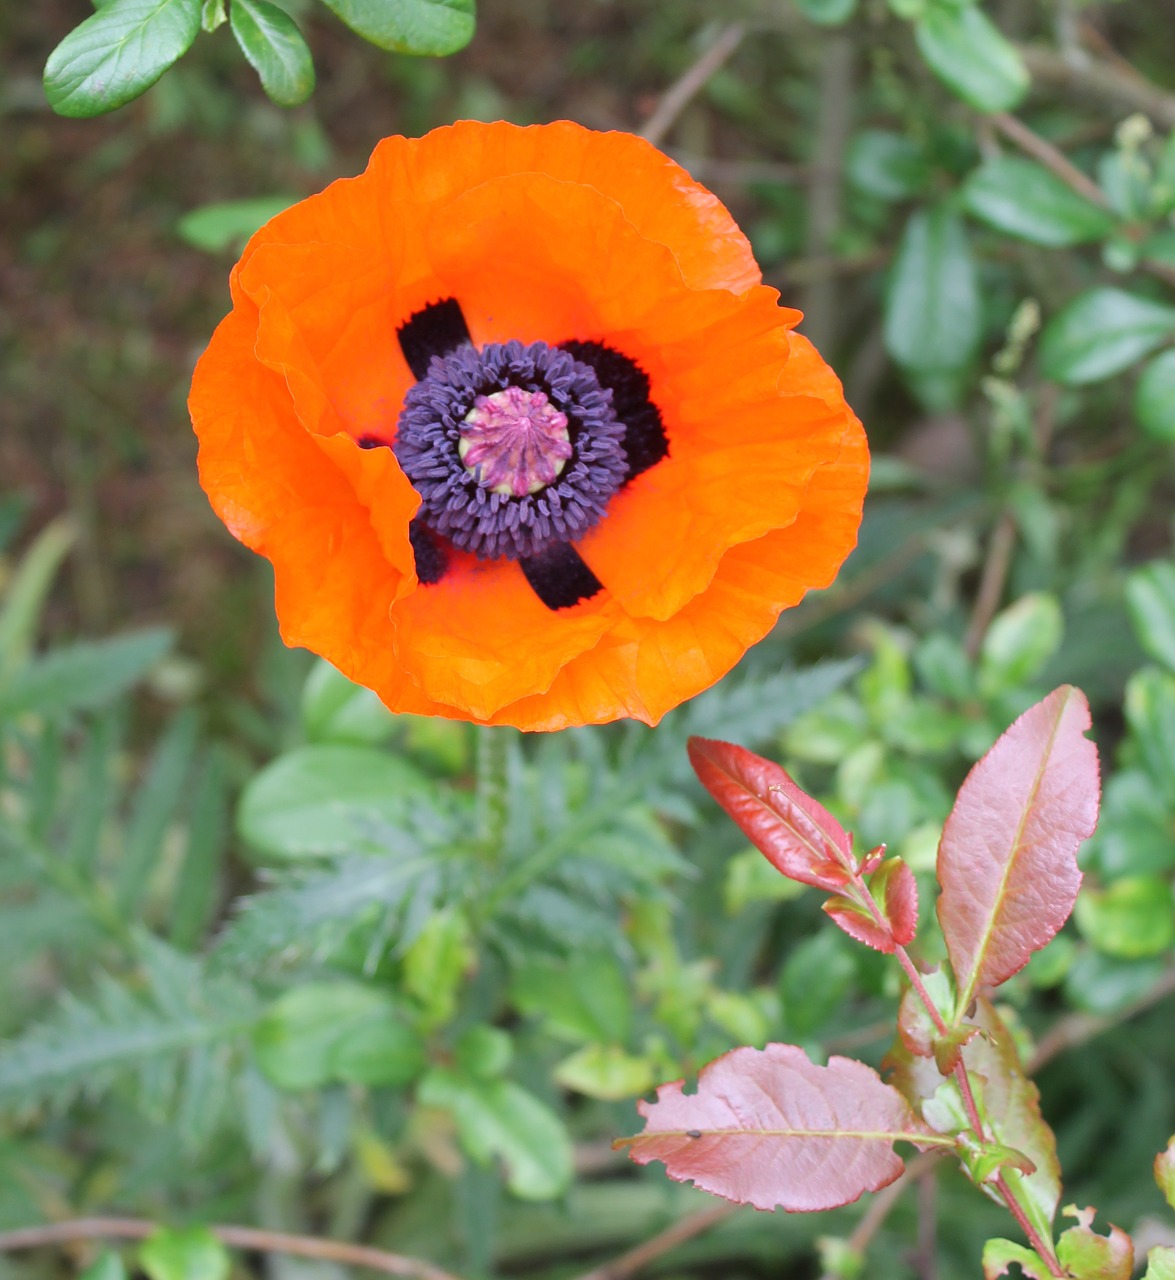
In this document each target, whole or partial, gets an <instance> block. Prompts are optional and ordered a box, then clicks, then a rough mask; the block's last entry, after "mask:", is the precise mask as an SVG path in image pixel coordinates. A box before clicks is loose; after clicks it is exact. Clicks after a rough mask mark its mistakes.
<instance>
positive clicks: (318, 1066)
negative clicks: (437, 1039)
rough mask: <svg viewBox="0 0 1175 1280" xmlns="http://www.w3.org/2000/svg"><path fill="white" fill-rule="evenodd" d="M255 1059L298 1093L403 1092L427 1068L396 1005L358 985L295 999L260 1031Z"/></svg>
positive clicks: (272, 1010)
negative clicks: (338, 1086)
mask: <svg viewBox="0 0 1175 1280" xmlns="http://www.w3.org/2000/svg"><path fill="white" fill-rule="evenodd" d="M253 1052H254V1055H255V1057H256V1060H257V1065H258V1067H259V1068H260V1069H261V1071H262V1073H263V1074H264V1075H265V1076H266V1077H267V1078H268V1079H269V1080H270V1081H272V1082H273V1083H274V1084H275V1085H277V1087H278V1088H279V1089H289V1090H295V1091H296V1090H300V1089H317V1088H321V1087H322V1086H323V1085H327V1084H331V1083H334V1082H337V1081H343V1082H347V1083H352V1084H387V1085H401V1084H406V1083H407V1082H408V1081H409V1080H412V1079H413V1078H414V1077H415V1076H416V1075H418V1074H419V1072H420V1070H421V1069H422V1068H423V1066H424V1045H423V1043H422V1041H421V1039H420V1037H419V1036H418V1035H417V1034H416V1032H415V1031H413V1030H412V1029H411V1028H410V1027H408V1026H406V1025H405V1024H404V1023H403V1022H402V1021H401V1020H400V1019H399V1018H398V1016H397V1012H396V1008H395V1006H394V1004H393V1003H392V1001H391V1000H389V999H388V997H387V996H385V995H384V994H383V993H382V992H381V991H377V990H375V989H374V988H372V987H365V986H363V985H361V984H360V983H354V982H322V983H310V984H308V985H306V986H303V987H295V988H294V989H293V990H292V991H287V992H286V993H285V995H283V996H281V997H279V998H278V999H277V1000H276V1001H275V1002H274V1003H273V1004H272V1005H271V1006H270V1007H269V1009H268V1010H267V1011H266V1013H265V1016H264V1017H263V1018H262V1019H261V1021H260V1022H259V1023H258V1024H257V1027H256V1029H255V1031H254V1033H253Z"/></svg>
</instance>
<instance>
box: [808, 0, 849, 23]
mask: <svg viewBox="0 0 1175 1280" xmlns="http://www.w3.org/2000/svg"><path fill="white" fill-rule="evenodd" d="M796 7H797V8H798V9H799V11H800V12H801V13H802V14H803V15H804V17H805V18H807V19H808V21H809V22H815V23H816V24H817V25H818V26H821V27H839V26H840V25H841V24H842V23H844V22H848V20H849V19H850V18H851V17H852V16H853V14H854V13H856V11H857V0H796Z"/></svg>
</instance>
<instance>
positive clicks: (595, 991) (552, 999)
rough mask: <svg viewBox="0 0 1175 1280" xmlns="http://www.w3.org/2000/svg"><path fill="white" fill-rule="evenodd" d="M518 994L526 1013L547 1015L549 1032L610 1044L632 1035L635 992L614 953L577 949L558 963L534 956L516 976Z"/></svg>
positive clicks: (519, 1003) (517, 997)
mask: <svg viewBox="0 0 1175 1280" xmlns="http://www.w3.org/2000/svg"><path fill="white" fill-rule="evenodd" d="M513 997H514V1001H515V1003H516V1004H517V1006H518V1008H519V1009H520V1010H521V1012H523V1013H525V1014H529V1015H531V1016H541V1017H543V1018H545V1020H546V1029H547V1031H548V1033H550V1034H551V1035H554V1036H558V1037H559V1038H561V1039H566V1040H572V1041H577V1040H589V1041H597V1042H599V1043H604V1044H609V1043H617V1042H620V1041H623V1040H626V1039H627V1038H628V1033H629V1030H630V1027H631V1024H632V993H631V990H630V986H629V982H628V978H627V976H626V974H625V971H624V968H623V966H622V965H621V963H620V961H619V960H618V959H617V958H616V956H615V954H613V953H612V952H609V951H605V950H603V949H599V950H595V949H592V950H579V951H574V952H572V953H571V954H570V955H569V956H568V957H567V959H566V960H565V961H564V962H562V963H560V964H558V965H553V964H551V963H550V960H549V959H547V958H546V957H543V956H539V955H536V956H534V957H531V958H529V960H528V962H526V963H524V964H523V965H522V966H521V967H520V968H519V970H518V972H517V973H516V974H515V977H514V983H513Z"/></svg>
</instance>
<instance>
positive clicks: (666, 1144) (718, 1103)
mask: <svg viewBox="0 0 1175 1280" xmlns="http://www.w3.org/2000/svg"><path fill="white" fill-rule="evenodd" d="M681 1086H682V1082H681V1081H680V1080H678V1081H677V1082H676V1083H675V1084H665V1085H662V1086H661V1087H660V1089H658V1090H657V1101H656V1102H652V1103H646V1102H638V1103H637V1107H638V1108H639V1110H640V1112H641V1114H642V1115H643V1116H644V1117H645V1119H646V1122H647V1123H646V1125H645V1130H644V1132H643V1133H641V1134H638V1135H637V1136H636V1137H635V1138H626V1139H623V1140H622V1142H621V1143H617V1144H616V1145H617V1146H620V1145H623V1146H627V1147H629V1149H630V1151H629V1153H630V1155H631V1156H632V1158H633V1159H634V1160H635V1161H636V1162H637V1163H638V1164H648V1162H649V1161H650V1160H661V1161H663V1162H664V1164H665V1169H666V1172H667V1173H668V1174H669V1176H670V1177H671V1178H675V1179H676V1180H677V1181H678V1182H685V1181H689V1180H692V1181H693V1182H694V1183H695V1184H696V1185H697V1186H699V1187H701V1188H702V1189H703V1190H705V1191H712V1192H713V1193H714V1194H715V1195H719V1196H724V1197H725V1198H726V1199H727V1200H733V1201H735V1202H736V1203H738V1204H752V1205H754V1206H755V1208H756V1209H773V1208H775V1207H776V1206H777V1205H781V1206H782V1207H783V1208H784V1209H787V1210H788V1211H789V1212H797V1211H811V1210H817V1209H833V1208H836V1207H837V1206H838V1205H844V1204H851V1203H852V1202H853V1201H854V1200H856V1199H857V1198H858V1197H859V1196H860V1195H861V1194H862V1193H863V1192H865V1191H877V1190H879V1189H880V1188H881V1187H884V1186H887V1185H888V1184H889V1183H891V1182H893V1180H894V1179H895V1178H896V1177H897V1176H898V1175H899V1174H900V1173H901V1172H902V1167H903V1165H902V1160H901V1157H899V1156H898V1155H897V1154H896V1153H895V1152H894V1150H893V1144H894V1142H895V1141H899V1140H900V1141H903V1142H913V1143H917V1144H919V1145H924V1144H925V1143H926V1142H927V1141H928V1140H930V1141H931V1142H933V1141H934V1138H935V1135H933V1134H931V1132H930V1130H929V1129H928V1128H927V1127H926V1126H925V1125H924V1124H923V1123H922V1121H920V1120H919V1119H918V1118H917V1117H916V1116H915V1115H914V1113H913V1111H911V1110H910V1107H909V1105H908V1104H907V1102H906V1100H905V1099H904V1098H903V1097H902V1096H901V1094H900V1093H898V1091H897V1090H896V1089H894V1088H892V1087H891V1086H890V1085H887V1084H883V1083H882V1081H881V1078H880V1077H879V1076H878V1075H877V1073H876V1072H875V1071H873V1070H872V1069H871V1068H870V1067H867V1066H865V1065H864V1064H863V1063H860V1062H854V1061H853V1060H852V1059H851V1058H835V1057H834V1058H831V1059H830V1060H829V1063H828V1066H826V1067H820V1066H817V1065H816V1064H815V1063H813V1062H811V1061H809V1059H808V1058H807V1056H806V1055H805V1053H804V1051H803V1050H802V1049H799V1048H797V1047H796V1046H795V1045H789V1044H769V1045H768V1046H767V1047H766V1049H763V1050H759V1049H749V1048H744V1049H734V1050H732V1051H731V1052H730V1053H727V1054H723V1056H722V1057H721V1058H718V1059H716V1060H715V1061H714V1062H711V1063H710V1064H709V1065H707V1066H705V1067H703V1068H702V1071H701V1074H700V1076H699V1077H698V1091H697V1093H694V1094H688V1095H687V1094H684V1093H682V1091H681ZM938 1142H939V1144H942V1145H946V1143H945V1140H943V1139H938Z"/></svg>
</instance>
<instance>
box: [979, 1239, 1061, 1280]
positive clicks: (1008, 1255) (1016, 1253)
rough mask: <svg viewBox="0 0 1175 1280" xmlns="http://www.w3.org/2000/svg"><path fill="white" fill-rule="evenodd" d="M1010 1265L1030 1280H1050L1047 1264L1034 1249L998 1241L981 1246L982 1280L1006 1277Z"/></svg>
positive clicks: (1012, 1242)
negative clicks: (1014, 1265) (1018, 1269)
mask: <svg viewBox="0 0 1175 1280" xmlns="http://www.w3.org/2000/svg"><path fill="white" fill-rule="evenodd" d="M1012 1263H1015V1264H1016V1265H1017V1266H1018V1267H1019V1268H1020V1272H1021V1274H1022V1275H1025V1276H1029V1277H1031V1280H1052V1272H1051V1271H1050V1270H1049V1268H1048V1263H1047V1262H1045V1260H1044V1259H1043V1258H1042V1257H1041V1256H1040V1254H1039V1253H1037V1252H1036V1251H1035V1250H1034V1249H1029V1248H1027V1247H1026V1246H1025V1245H1022V1244H1016V1243H1015V1242H1014V1241H1012V1240H1000V1239H994V1240H989V1241H988V1242H987V1243H986V1244H985V1245H984V1246H983V1280H998V1278H999V1277H1000V1276H1006V1275H1007V1274H1008V1267H1009V1266H1011V1264H1012Z"/></svg>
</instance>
